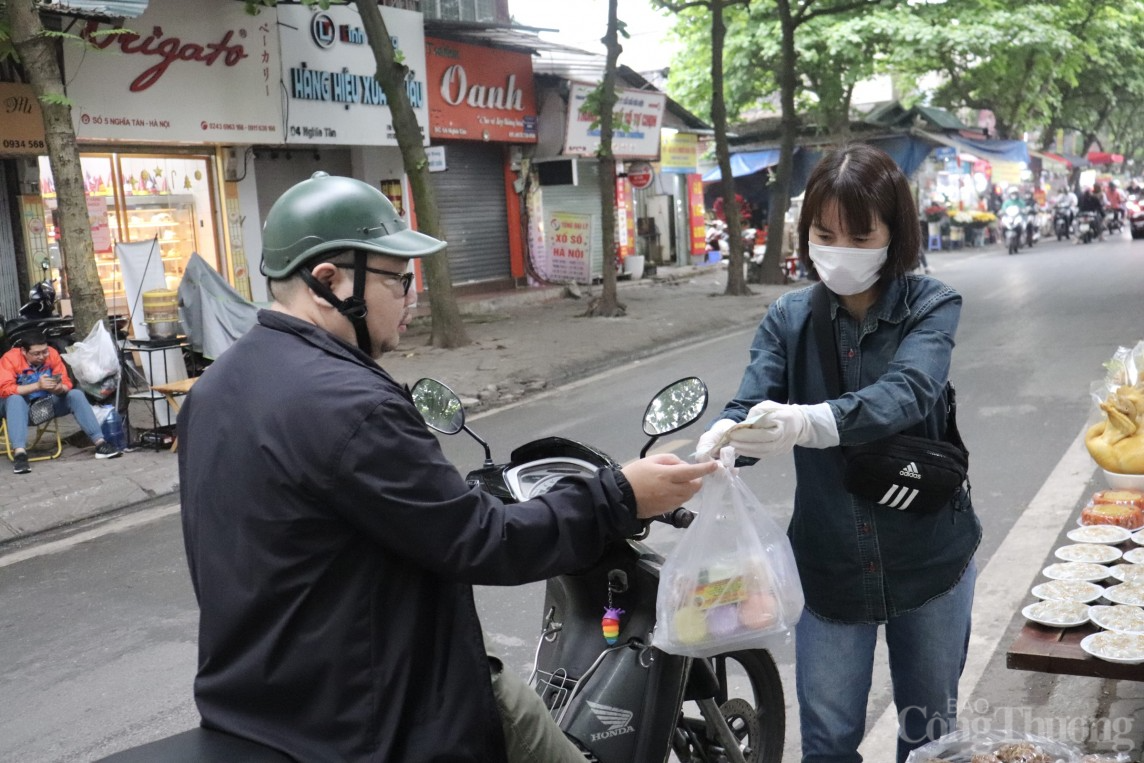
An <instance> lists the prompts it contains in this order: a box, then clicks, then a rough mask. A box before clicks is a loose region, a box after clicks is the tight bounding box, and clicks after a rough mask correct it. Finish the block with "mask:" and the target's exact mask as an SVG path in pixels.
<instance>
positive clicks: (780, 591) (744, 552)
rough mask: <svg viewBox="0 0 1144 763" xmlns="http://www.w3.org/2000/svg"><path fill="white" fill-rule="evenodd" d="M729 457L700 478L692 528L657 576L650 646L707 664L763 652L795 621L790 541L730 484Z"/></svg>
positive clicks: (736, 482)
mask: <svg viewBox="0 0 1144 763" xmlns="http://www.w3.org/2000/svg"><path fill="white" fill-rule="evenodd" d="M734 460H735V458H734V449H733V448H724V449H723V451H722V455H721V459H720V461H721V463H722V464H723V468H721V469H718V470H717V471H715V472H714V473H712V474H710V475H708V476H707V477H704V479H703V487H702V489H701V490H700V491H699V493H698V501H699V508H698V511H697V512H696V513H697V515H698V516H697V517H696V519H695V521H694V522H693V523H692V524H691V527H689V528H687V530H686V532H685V534H684V536H683V539H682V540H680V542H679V545H678V546H676V547H675V549H674V550H673V551H672V552H671V554H670V555H669V556H668V558H667V561H666V562H664V565H663V569H662V570H661V571H660V579H659V592H658V594H657V598H656V608H655V609H656V627H655V635H654V637H653V638H652V645H653V646H655V647H657V648H659V649H662V650H663V651H665V652H667V653H669V654H681V655H687V656H689V657H711V656H714V655H717V654H721V653H723V652H727V651H733V650H738V649H757V648H763V647H766V646H768V645H771V644H773V643H774V641H775V639H776V638H777V637H781V636H784V635H785V634H786V633H787V632H788V631H789V630H790V629H791V628H793V627H794V625H795V623H797V622H798V619H799V617H800V616H801V615H802V608H803V604H804V599H803V594H802V584H801V582H800V581H799V577H798V570H797V568H796V567H795V562H794V554H793V552H792V551H791V547H790V541H789V540H788V539H787V537H786V534H785V533H784V532H783V531H782V529H781V528H780V527H779V526H778V525H777V524H776V523H775V522H774V520H772V519H771V518H770V517H768V516H767V515H766V514H765V513H764V512H763V509H762V506H761V505H760V504H759V501H758V499H757V498H755V496H754V494H752V493H751V491H750V488H748V487H747V486H746V485H745V484H744V483H743V481H742V480H741V479H739V476H738V470H737V469H735V468H734V467H733V466H732V464H733V463H734Z"/></svg>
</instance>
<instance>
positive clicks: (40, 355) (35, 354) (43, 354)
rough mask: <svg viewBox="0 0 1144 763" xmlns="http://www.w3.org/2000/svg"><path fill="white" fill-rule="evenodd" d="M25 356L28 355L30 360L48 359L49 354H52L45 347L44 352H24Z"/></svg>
mask: <svg viewBox="0 0 1144 763" xmlns="http://www.w3.org/2000/svg"><path fill="white" fill-rule="evenodd" d="M24 354H25V355H27V356H28V357H29V358H46V357H48V355H49V354H51V350H50V349H48V348H47V347H45V348H44V349H42V350H35V351H32V350H24Z"/></svg>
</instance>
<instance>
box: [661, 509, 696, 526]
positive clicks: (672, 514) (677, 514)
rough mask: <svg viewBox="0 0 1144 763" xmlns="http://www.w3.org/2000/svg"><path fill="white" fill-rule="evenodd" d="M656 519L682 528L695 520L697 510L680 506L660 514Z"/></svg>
mask: <svg viewBox="0 0 1144 763" xmlns="http://www.w3.org/2000/svg"><path fill="white" fill-rule="evenodd" d="M655 521H657V522H663V523H664V524H666V525H671V526H672V527H677V528H679V529H680V530H682V529H684V528H686V527H689V526H690V525H691V523H692V522H694V521H695V512H694V511H691V510H690V509H685V508H683V507H682V506H680V507H679V508H678V509H675V510H673V511H669V512H667V513H664V514H660V515H659V516H658V517H655Z"/></svg>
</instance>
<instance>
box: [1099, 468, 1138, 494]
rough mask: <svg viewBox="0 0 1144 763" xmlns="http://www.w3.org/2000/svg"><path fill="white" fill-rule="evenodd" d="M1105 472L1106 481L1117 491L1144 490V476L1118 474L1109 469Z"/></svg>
mask: <svg viewBox="0 0 1144 763" xmlns="http://www.w3.org/2000/svg"><path fill="white" fill-rule="evenodd" d="M1101 471H1103V472H1104V481H1105V482H1107V483H1108V486H1109V487H1110V488H1113V489H1115V490H1144V474H1117V473H1116V472H1110V471H1108V470H1107V469H1101Z"/></svg>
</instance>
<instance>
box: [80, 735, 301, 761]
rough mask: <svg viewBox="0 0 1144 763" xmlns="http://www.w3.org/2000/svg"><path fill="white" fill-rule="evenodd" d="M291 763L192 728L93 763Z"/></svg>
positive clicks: (248, 744)
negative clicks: (161, 762)
mask: <svg viewBox="0 0 1144 763" xmlns="http://www.w3.org/2000/svg"><path fill="white" fill-rule="evenodd" d="M160 760H161V761H163V763H293V761H294V759H293V758H291V757H290V756H288V755H285V754H284V753H281V752H279V751H278V750H275V749H273V748H271V747H264V746H263V745H260V744H258V743H257V742H252V741H250V740H249V739H243V738H242V737H236V736H234V735H233V734H227V733H225V732H222V731H213V730H211V729H204V728H201V727H200V728H196V729H191V730H190V731H184V732H183V733H181V734H175V735H174V736H169V737H164V738H163V739H159V740H156V741H154V742H151V743H149V744H145V745H143V746H141V747H132V748H131V749H129V750H124V751H122V752H117V753H115V754H113V755H109V756H108V757H106V758H101V759H100V760H98V761H96V763H154V762H155V761H160Z"/></svg>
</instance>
